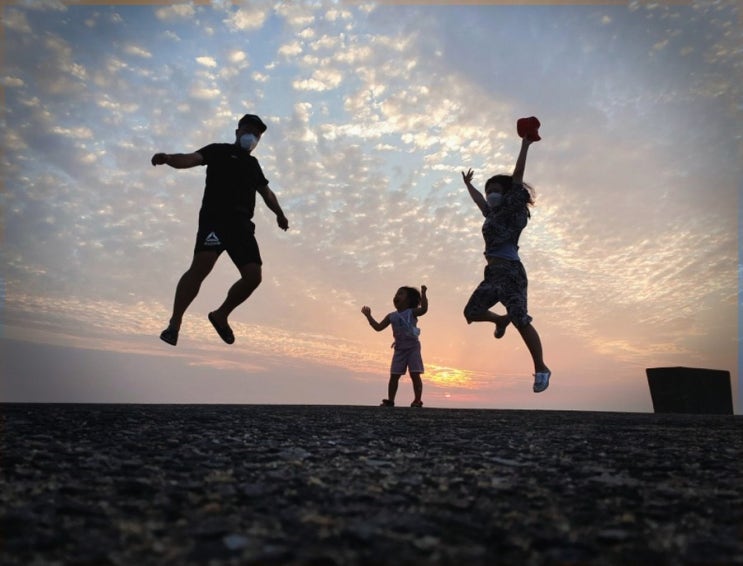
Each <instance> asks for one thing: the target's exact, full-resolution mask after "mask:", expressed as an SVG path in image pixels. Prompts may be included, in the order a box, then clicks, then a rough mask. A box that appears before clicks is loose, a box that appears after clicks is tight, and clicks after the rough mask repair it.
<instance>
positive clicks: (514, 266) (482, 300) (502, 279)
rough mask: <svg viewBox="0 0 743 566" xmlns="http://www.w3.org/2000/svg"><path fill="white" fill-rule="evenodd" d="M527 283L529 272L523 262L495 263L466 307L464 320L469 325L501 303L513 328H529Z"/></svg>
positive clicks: (487, 267)
mask: <svg viewBox="0 0 743 566" xmlns="http://www.w3.org/2000/svg"><path fill="white" fill-rule="evenodd" d="M527 283H528V281H527V279H526V270H525V269H524V265H523V264H522V263H521V262H520V261H512V260H508V259H504V260H496V261H495V262H493V263H491V264H490V265H488V266H486V267H485V276H484V279H483V281H482V283H480V284H479V285H478V286H477V289H475V290H474V292H473V293H472V296H471V297H470V300H469V301H467V305H466V306H465V307H464V316H465V318H466V319H467V321H468V322H469V321H470V319H471V318H472V317H473V316H476V315H482V314H483V313H485V312H487V311H488V310H490V308H491V307H492V306H494V305H495V304H496V303H501V304H503V306H505V307H506V312H507V313H508V318H509V319H510V320H511V322H512V323H513V325H514V326H516V327H517V328H522V327H524V326H526V325H527V324H529V323H530V322H531V321H532V318H531V317H530V316H529V313H528V311H527V309H526V287H527Z"/></svg>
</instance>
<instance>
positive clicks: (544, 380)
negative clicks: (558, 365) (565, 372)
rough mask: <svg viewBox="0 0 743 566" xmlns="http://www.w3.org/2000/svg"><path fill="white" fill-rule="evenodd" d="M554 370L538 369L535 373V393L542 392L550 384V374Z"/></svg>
mask: <svg viewBox="0 0 743 566" xmlns="http://www.w3.org/2000/svg"><path fill="white" fill-rule="evenodd" d="M551 375H552V372H551V371H549V370H547V371H538V372H537V373H535V374H534V393H541V392H542V391H544V390H545V389H547V388H548V387H549V386H550V376H551Z"/></svg>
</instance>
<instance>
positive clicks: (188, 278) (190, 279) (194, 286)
mask: <svg viewBox="0 0 743 566" xmlns="http://www.w3.org/2000/svg"><path fill="white" fill-rule="evenodd" d="M218 258H219V252H213V251H203V252H201V251H200V252H195V253H194V254H193V260H192V261H191V267H189V268H188V271H186V272H185V273H184V274H183V275H182V276H181V278H180V280H179V281H178V285H177V286H176V288H175V299H174V301H173V315H172V316H171V317H170V328H172V329H173V330H175V331H176V332H177V331H178V330H180V328H181V322H182V321H183V314H184V313H185V312H186V309H187V308H188V307H189V305H190V304H191V303H192V302H193V300H194V299H195V298H196V295H198V294H199V290H200V289H201V284H202V283H203V281H204V279H206V276H207V275H209V273H210V272H211V270H212V268H213V267H214V264H215V263H216V262H217V259H218Z"/></svg>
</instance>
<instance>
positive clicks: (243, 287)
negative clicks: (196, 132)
mask: <svg viewBox="0 0 743 566" xmlns="http://www.w3.org/2000/svg"><path fill="white" fill-rule="evenodd" d="M266 128H267V126H266V125H265V124H264V123H263V121H262V120H261V119H260V118H259V117H258V116H255V115H254V114H246V115H245V116H243V117H242V118H240V121H239V122H238V123H237V130H235V142H234V143H212V144H209V145H207V146H204V147H202V148H201V149H199V150H197V151H195V152H193V153H156V154H155V155H153V156H152V164H153V165H170V166H171V167H173V168H175V169H188V168H191V167H196V166H198V165H206V186H205V188H204V197H203V200H202V203H201V211H200V212H199V229H198V233H197V235H196V247H195V248H194V254H193V260H192V262H191V266H190V267H189V268H188V271H186V272H185V273H184V274H183V275H182V276H181V278H180V280H179V281H178V286H177V287H176V291H175V300H174V301H173V314H172V316H171V317H170V323H169V324H168V327H167V328H166V329H165V330H163V331H162V333H161V334H160V338H161V339H162V340H163V341H165V342H167V343H168V344H171V345H173V346H175V345H176V343H177V342H178V332H179V330H180V328H181V322H182V320H183V314H184V313H185V312H186V309H187V308H188V306H189V305H190V304H191V302H192V301H193V300H194V299H195V298H196V295H198V293H199V289H200V288H201V283H202V282H203V281H204V279H205V278H206V276H207V275H209V272H211V270H212V268H213V267H214V264H215V263H216V261H217V258H219V255H220V254H221V253H222V252H223V251H226V252H227V254H228V255H229V256H230V259H232V262H233V263H234V264H235V267H237V269H238V270H239V271H240V279H239V280H238V281H237V282H235V284H234V285H232V287H230V289H229V291H228V292H227V298H226V299H225V300H224V302H223V303H222V305H221V306H220V307H219V308H218V309H217V310H215V311H212V312H210V313H209V315H208V318H209V321H210V322H211V323H212V326H214V329H215V330H216V331H217V333H218V334H219V336H220V338H222V340H224V341H225V342H227V343H228V344H232V343H233V342H234V341H235V335H234V334H233V332H232V328H230V325H229V323H228V322H227V318H228V317H229V315H230V313H231V312H232V311H233V310H234V309H235V308H236V307H237V306H239V305H240V304H242V303H243V302H244V301H245V300H246V299H247V298H248V297H250V295H251V293H252V292H253V291H254V290H255V289H256V288H257V287H258V285H260V283H261V265H262V264H263V261H262V260H261V254H260V250H259V249H258V242H257V241H256V239H255V224H253V221H252V218H253V212H254V210H255V194H256V193H258V194H259V195H261V197H262V198H263V201H264V202H265V203H266V206H268V208H269V209H271V210H272V211H273V212H274V213H275V214H276V221H277V223H278V225H279V228H281V229H282V230H286V229H288V228H289V221H288V220H287V219H286V216H284V213H283V211H282V210H281V206H280V205H279V201H278V199H277V198H276V195H275V194H274V193H273V191H272V190H271V189H270V188H269V186H268V180H267V179H266V178H265V176H264V175H263V171H262V170H261V167H260V165H259V164H258V160H257V159H256V158H255V157H253V156H252V155H251V152H252V151H253V150H254V149H255V147H256V145H257V144H258V141H259V140H260V139H261V136H262V135H263V132H265V131H266Z"/></svg>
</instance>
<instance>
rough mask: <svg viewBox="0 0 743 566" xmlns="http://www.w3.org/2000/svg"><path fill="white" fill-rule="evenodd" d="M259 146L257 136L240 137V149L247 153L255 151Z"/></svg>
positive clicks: (245, 135)
mask: <svg viewBox="0 0 743 566" xmlns="http://www.w3.org/2000/svg"><path fill="white" fill-rule="evenodd" d="M257 145H258V138H257V137H256V136H255V134H243V135H241V136H240V147H242V148H243V149H245V150H247V151H253V150H254V149H255V146H257Z"/></svg>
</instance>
